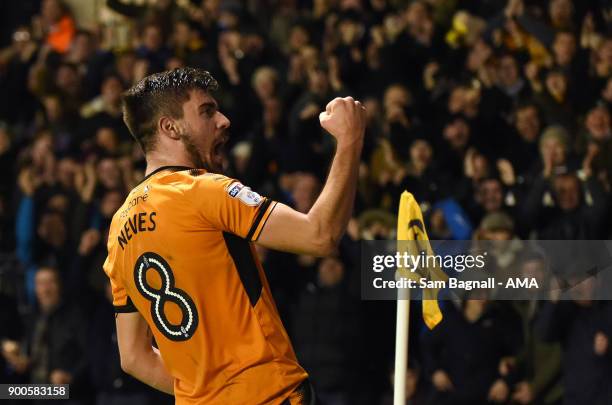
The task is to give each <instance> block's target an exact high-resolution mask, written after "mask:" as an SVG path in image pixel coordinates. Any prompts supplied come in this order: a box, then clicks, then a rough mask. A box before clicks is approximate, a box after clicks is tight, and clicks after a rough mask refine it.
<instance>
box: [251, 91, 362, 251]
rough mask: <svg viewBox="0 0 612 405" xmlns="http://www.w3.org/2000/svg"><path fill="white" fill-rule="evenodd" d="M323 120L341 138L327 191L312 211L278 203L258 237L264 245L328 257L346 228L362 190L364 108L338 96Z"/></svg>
mask: <svg viewBox="0 0 612 405" xmlns="http://www.w3.org/2000/svg"><path fill="white" fill-rule="evenodd" d="M319 120H320V121H321V126H322V127H323V128H324V129H325V130H327V131H328V132H329V133H330V134H331V135H332V136H333V137H334V138H336V140H337V147H336V154H335V156H334V160H333V162H332V165H331V169H330V172H329V176H328V178H327V181H326V182H325V186H324V187H323V191H322V192H321V194H320V195H319V198H317V200H316V201H315V203H314V205H313V206H312V208H311V209H310V211H309V212H308V213H307V214H303V213H301V212H297V211H295V210H293V209H292V208H290V207H288V206H286V205H284V204H280V203H279V204H277V205H276V206H275V208H274V210H273V211H272V213H271V214H270V216H269V217H268V220H267V222H266V226H264V228H263V230H262V231H261V234H260V235H259V239H258V240H257V242H258V243H260V244H261V245H263V246H265V247H268V248H271V249H277V250H282V251H285V252H292V253H298V254H309V255H313V256H327V255H329V254H331V253H332V252H333V251H334V250H335V248H336V246H337V244H338V241H339V240H340V237H341V236H342V234H343V233H344V230H345V229H346V225H347V223H348V220H349V219H350V216H351V211H352V207H353V201H354V200H355V191H356V188H357V177H358V172H359V157H360V155H361V148H362V145H363V135H364V132H365V121H366V118H365V109H364V107H363V106H362V105H361V103H360V102H359V101H355V100H353V99H352V98H351V97H345V98H336V99H334V100H332V101H331V102H330V103H329V104H327V107H326V110H325V111H324V112H322V113H321V114H320V115H319Z"/></svg>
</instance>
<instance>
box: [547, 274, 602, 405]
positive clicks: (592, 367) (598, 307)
mask: <svg viewBox="0 0 612 405" xmlns="http://www.w3.org/2000/svg"><path fill="white" fill-rule="evenodd" d="M591 281H592V279H587V280H585V281H584V282H582V283H580V284H579V285H578V286H577V287H575V288H574V289H573V290H572V292H573V293H574V294H575V297H574V300H573V301H557V300H558V297H554V296H553V297H551V299H552V301H551V302H548V303H546V305H545V306H544V307H543V308H542V312H541V313H540V317H539V319H538V326H539V330H540V333H541V336H542V337H543V338H544V339H546V340H548V341H558V342H560V343H561V345H562V350H563V357H562V364H563V365H564V366H563V385H564V390H565V395H564V398H563V404H566V405H574V404H592V405H604V404H610V403H612V388H611V386H610V381H612V349H611V347H610V339H611V338H612V305H610V303H609V302H607V301H592V300H591V291H592V287H593V285H592V283H591ZM574 290H576V291H575V292H574Z"/></svg>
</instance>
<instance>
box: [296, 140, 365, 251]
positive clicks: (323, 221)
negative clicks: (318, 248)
mask: <svg viewBox="0 0 612 405" xmlns="http://www.w3.org/2000/svg"><path fill="white" fill-rule="evenodd" d="M362 145H363V140H362V139H357V140H355V141H354V142H351V143H349V144H346V143H342V141H339V142H338V145H337V148H336V154H335V156H334V160H333V161H332V164H331V168H330V171H329V175H328V177H327V181H326V182H325V185H324V187H323V191H321V194H320V195H319V198H317V200H316V202H315V203H314V205H313V206H312V208H311V209H310V211H309V212H308V216H309V217H310V218H311V219H313V220H314V221H316V222H318V223H319V226H320V227H321V228H323V229H325V234H326V236H327V237H329V239H330V240H331V244H332V245H335V244H337V243H338V241H339V239H340V238H341V237H342V235H343V233H344V231H345V229H346V225H347V224H348V221H349V219H350V217H351V213H352V210H353V204H354V201H355V192H356V190H357V177H358V174H359V162H360V155H361V149H362Z"/></svg>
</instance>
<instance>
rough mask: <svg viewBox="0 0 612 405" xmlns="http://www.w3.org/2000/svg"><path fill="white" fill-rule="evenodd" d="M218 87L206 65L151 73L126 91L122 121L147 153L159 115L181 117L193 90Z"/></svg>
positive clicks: (152, 143)
mask: <svg viewBox="0 0 612 405" xmlns="http://www.w3.org/2000/svg"><path fill="white" fill-rule="evenodd" d="M217 88H218V84H217V81H216V80H215V79H214V78H213V77H212V75H211V74H210V73H209V72H207V71H206V70H203V69H196V68H192V67H183V68H179V69H174V70H170V71H166V72H161V73H155V74H152V75H149V76H147V77H145V78H144V79H142V80H140V81H139V82H138V83H136V84H135V85H134V86H132V87H131V88H130V89H128V90H127V91H126V92H125V93H124V94H123V121H124V122H125V124H126V125H127V127H128V129H129V130H130V133H131V134H132V136H133V137H134V139H136V141H137V142H138V143H139V144H140V146H141V147H142V150H143V151H144V152H145V153H146V152H148V151H150V150H151V149H152V148H153V146H154V144H155V134H156V132H157V128H156V127H157V120H158V119H159V117H160V116H162V115H167V116H170V117H172V118H176V119H179V118H182V117H183V104H184V103H185V102H187V101H188V100H189V92H190V91H192V90H196V89H199V90H203V91H205V92H210V91H215V90H217Z"/></svg>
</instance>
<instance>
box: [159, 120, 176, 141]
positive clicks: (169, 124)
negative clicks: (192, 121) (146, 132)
mask: <svg viewBox="0 0 612 405" xmlns="http://www.w3.org/2000/svg"><path fill="white" fill-rule="evenodd" d="M157 127H158V128H157V129H158V131H159V133H160V134H161V135H165V136H168V137H170V138H172V139H180V137H181V136H180V132H179V129H178V123H177V122H176V121H175V120H173V119H172V118H170V117H168V116H165V115H164V116H161V117H160V118H159V120H158V121H157Z"/></svg>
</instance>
